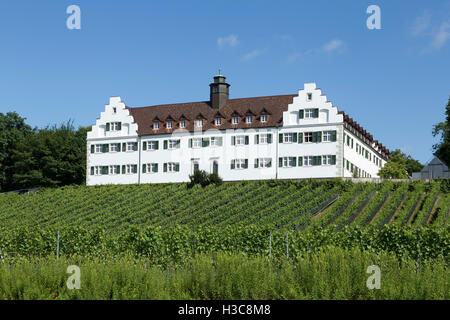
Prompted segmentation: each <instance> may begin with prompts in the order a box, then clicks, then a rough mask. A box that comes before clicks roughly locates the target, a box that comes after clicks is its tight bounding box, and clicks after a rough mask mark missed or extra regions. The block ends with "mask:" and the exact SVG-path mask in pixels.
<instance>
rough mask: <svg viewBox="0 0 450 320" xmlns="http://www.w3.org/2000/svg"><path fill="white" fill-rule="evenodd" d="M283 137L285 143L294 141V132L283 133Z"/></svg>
mask: <svg viewBox="0 0 450 320" xmlns="http://www.w3.org/2000/svg"><path fill="white" fill-rule="evenodd" d="M283 137H284V140H283V142H284V143H291V142H293V141H294V134H293V133H285V134H284V135H283Z"/></svg>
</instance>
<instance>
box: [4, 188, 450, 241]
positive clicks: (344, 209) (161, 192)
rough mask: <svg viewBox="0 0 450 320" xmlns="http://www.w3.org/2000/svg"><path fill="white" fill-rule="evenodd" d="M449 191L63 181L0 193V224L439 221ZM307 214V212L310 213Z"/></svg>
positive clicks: (112, 228) (114, 227)
mask: <svg viewBox="0 0 450 320" xmlns="http://www.w3.org/2000/svg"><path fill="white" fill-rule="evenodd" d="M449 203H450V198H449V194H448V193H442V192H441V190H440V185H439V183H438V182H433V183H423V182H414V183H411V184H408V183H406V182H402V183H393V182H383V183H356V184H355V183H351V182H343V181H341V180H326V181H307V180H305V181H296V182H293V181H266V182H254V181H253V182H250V181H247V182H229V183H224V184H222V185H220V186H215V185H210V186H207V187H205V188H201V187H199V186H195V187H194V188H192V189H187V187H186V184H155V185H108V186H95V187H85V186H70V187H63V188H58V189H44V190H41V191H39V192H37V193H34V194H33V193H32V194H25V195H17V194H7V195H0V226H3V227H6V228H8V229H9V228H15V227H18V226H28V227H34V226H38V227H42V228H45V227H65V226H81V227H85V228H87V229H95V228H103V229H106V230H107V231H108V232H110V233H120V232H122V231H125V230H128V229H129V228H130V227H133V226H138V227H145V226H149V225H153V226H162V227H168V226H173V225H177V224H179V225H187V226H191V227H193V228H195V227H199V226H216V227H222V226H223V227H224V226H227V225H234V224H245V225H249V224H256V225H273V227H274V228H290V229H297V230H305V229H308V228H312V227H313V226H323V227H327V226H328V227H332V228H334V229H335V230H336V231H338V230H340V229H341V228H342V227H343V226H345V225H354V224H358V225H363V226H364V225H368V224H372V225H376V226H378V227H381V226H382V225H383V224H389V223H394V224H400V225H413V226H419V225H426V224H433V225H440V226H442V225H445V224H446V223H447V221H448V215H449V209H450V208H449ZM313 217H314V218H313Z"/></svg>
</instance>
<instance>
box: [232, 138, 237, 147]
mask: <svg viewBox="0 0 450 320" xmlns="http://www.w3.org/2000/svg"><path fill="white" fill-rule="evenodd" d="M231 145H232V146H234V145H236V137H231Z"/></svg>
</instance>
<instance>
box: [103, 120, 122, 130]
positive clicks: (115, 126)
mask: <svg viewBox="0 0 450 320" xmlns="http://www.w3.org/2000/svg"><path fill="white" fill-rule="evenodd" d="M121 130H122V122H107V123H106V131H121Z"/></svg>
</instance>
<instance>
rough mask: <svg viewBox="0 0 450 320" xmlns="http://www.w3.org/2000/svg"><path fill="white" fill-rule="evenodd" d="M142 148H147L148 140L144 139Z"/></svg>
mask: <svg viewBox="0 0 450 320" xmlns="http://www.w3.org/2000/svg"><path fill="white" fill-rule="evenodd" d="M142 150H144V151H145V150H147V141H144V142H143V143H142Z"/></svg>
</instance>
